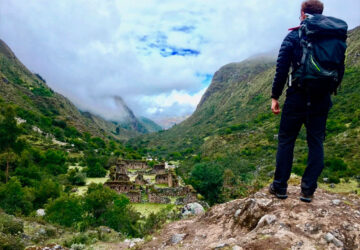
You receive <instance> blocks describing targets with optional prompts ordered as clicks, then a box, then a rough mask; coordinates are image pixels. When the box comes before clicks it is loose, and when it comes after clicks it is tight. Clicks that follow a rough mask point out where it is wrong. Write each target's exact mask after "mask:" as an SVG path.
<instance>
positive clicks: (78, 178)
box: [67, 168, 86, 186]
mask: <svg viewBox="0 0 360 250" xmlns="http://www.w3.org/2000/svg"><path fill="white" fill-rule="evenodd" d="M67 180H68V181H69V182H70V184H71V185H76V186H84V185H85V184H86V174H85V173H83V172H81V171H79V169H78V168H75V169H71V170H70V171H69V172H68V174H67Z"/></svg>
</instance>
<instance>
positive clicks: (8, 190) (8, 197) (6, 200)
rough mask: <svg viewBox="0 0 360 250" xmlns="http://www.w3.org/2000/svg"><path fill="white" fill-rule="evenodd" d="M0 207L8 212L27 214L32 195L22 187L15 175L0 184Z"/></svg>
mask: <svg viewBox="0 0 360 250" xmlns="http://www.w3.org/2000/svg"><path fill="white" fill-rule="evenodd" d="M0 200H1V202H0V207H1V208H2V209H4V211H5V212H7V213H9V214H15V213H23V214H26V215H27V214H29V212H30V211H31V210H32V204H31V203H32V200H33V197H32V195H31V194H30V192H29V190H28V189H27V188H23V187H22V186H21V183H20V182H19V180H17V179H16V178H15V177H13V178H11V179H10V181H9V182H7V183H6V184H3V185H1V186H0Z"/></svg>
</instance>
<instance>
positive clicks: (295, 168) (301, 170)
mask: <svg viewBox="0 0 360 250" xmlns="http://www.w3.org/2000/svg"><path fill="white" fill-rule="evenodd" d="M305 168H306V166H305V165H300V164H295V165H294V166H293V168H292V172H293V173H294V174H296V175H298V176H302V175H303V174H304V172H305Z"/></svg>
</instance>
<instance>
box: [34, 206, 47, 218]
mask: <svg viewBox="0 0 360 250" xmlns="http://www.w3.org/2000/svg"><path fill="white" fill-rule="evenodd" d="M36 215H37V216H40V217H43V216H45V209H42V208H41V209H38V210H36Z"/></svg>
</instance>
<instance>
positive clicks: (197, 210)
mask: <svg viewBox="0 0 360 250" xmlns="http://www.w3.org/2000/svg"><path fill="white" fill-rule="evenodd" d="M204 212H205V209H204V207H203V206H201V205H200V204H199V203H197V202H193V203H189V204H186V205H185V206H184V207H183V208H182V210H181V215H182V217H187V216H189V215H198V214H202V213H204Z"/></svg>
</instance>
